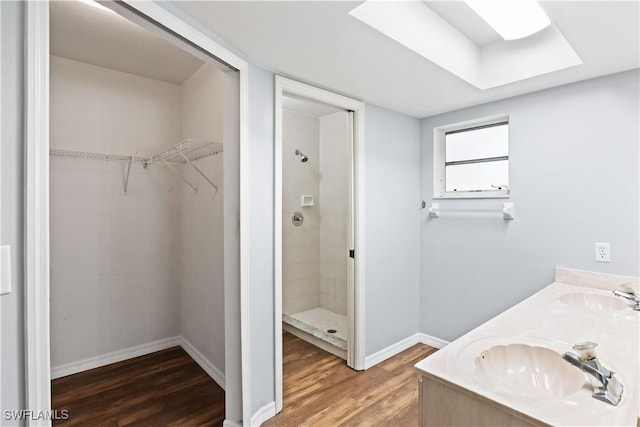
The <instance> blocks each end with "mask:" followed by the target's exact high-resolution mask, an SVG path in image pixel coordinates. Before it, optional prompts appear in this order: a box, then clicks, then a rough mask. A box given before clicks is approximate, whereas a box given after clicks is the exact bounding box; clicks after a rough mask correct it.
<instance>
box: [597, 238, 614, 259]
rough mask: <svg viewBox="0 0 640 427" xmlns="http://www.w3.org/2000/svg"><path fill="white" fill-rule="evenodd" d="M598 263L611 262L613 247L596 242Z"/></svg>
mask: <svg viewBox="0 0 640 427" xmlns="http://www.w3.org/2000/svg"><path fill="white" fill-rule="evenodd" d="M596 262H611V245H609V243H601V242H596Z"/></svg>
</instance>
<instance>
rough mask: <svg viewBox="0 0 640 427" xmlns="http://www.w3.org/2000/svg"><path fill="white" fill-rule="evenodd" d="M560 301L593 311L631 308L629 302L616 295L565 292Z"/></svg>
mask: <svg viewBox="0 0 640 427" xmlns="http://www.w3.org/2000/svg"><path fill="white" fill-rule="evenodd" d="M560 301H562V302H563V303H565V304H567V305H570V306H572V307H575V308H578V309H585V310H593V311H620V310H624V309H628V308H629V304H627V302H626V301H625V300H624V299H622V298H619V297H617V296H615V295H607V294H596V293H587V292H574V293H569V294H564V295H562V296H561V297H560Z"/></svg>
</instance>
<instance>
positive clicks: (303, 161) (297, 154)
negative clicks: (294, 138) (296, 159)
mask: <svg viewBox="0 0 640 427" xmlns="http://www.w3.org/2000/svg"><path fill="white" fill-rule="evenodd" d="M296 156H300V161H301V162H302V163H306V161H307V160H309V158H308V157H307V156H305V155H304V153H303V152H302V151H300V150H296Z"/></svg>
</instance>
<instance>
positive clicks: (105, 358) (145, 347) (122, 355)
mask: <svg viewBox="0 0 640 427" xmlns="http://www.w3.org/2000/svg"><path fill="white" fill-rule="evenodd" d="M178 345H180V337H171V338H164V339H161V340H157V341H152V342H149V343H145V344H140V345H136V346H133V347H129V348H125V349H123V350H117V351H112V352H111V353H107V354H103V355H101V356H95V357H90V358H88V359H82V360H79V361H77V362H71V363H66V364H64V365H60V366H54V367H52V368H51V379H56V378H61V377H66V376H67V375H72V374H77V373H78V372H83V371H88V370H89V369H94V368H99V367H100V366H105V365H109V364H111V363H116V362H122V361H123V360H127V359H132V358H134V357H138V356H144V355H145V354H149V353H153V352H156V351H160V350H165V349H167V348H171V347H175V346H178Z"/></svg>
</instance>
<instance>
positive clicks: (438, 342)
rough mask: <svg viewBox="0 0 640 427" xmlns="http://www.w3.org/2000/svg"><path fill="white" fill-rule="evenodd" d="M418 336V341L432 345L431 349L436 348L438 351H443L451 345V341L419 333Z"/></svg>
mask: <svg viewBox="0 0 640 427" xmlns="http://www.w3.org/2000/svg"><path fill="white" fill-rule="evenodd" d="M417 335H418V336H419V337H418V339H419V341H420V342H421V343H422V344H426V345H430V346H431V347H435V348H437V349H441V348H443V347H446V346H447V345H449V341H446V340H443V339H442V338H438V337H434V336H432V335H427V334H423V333H418V334H417Z"/></svg>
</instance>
